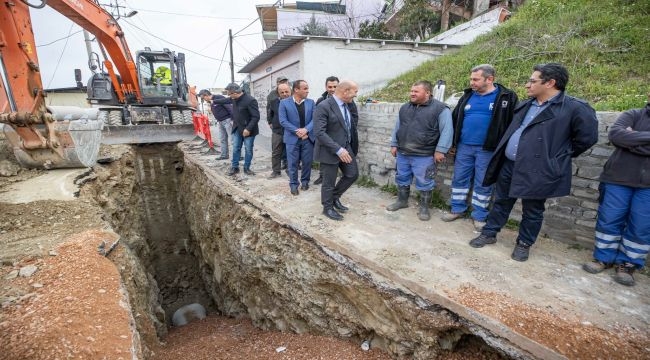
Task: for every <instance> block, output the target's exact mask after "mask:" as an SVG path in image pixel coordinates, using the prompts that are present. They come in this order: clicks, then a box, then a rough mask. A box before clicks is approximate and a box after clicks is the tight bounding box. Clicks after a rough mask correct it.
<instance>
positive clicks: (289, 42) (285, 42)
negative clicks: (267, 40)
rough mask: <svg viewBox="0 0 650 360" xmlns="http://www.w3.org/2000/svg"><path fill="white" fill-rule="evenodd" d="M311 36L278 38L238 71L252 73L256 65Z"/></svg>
mask: <svg viewBox="0 0 650 360" xmlns="http://www.w3.org/2000/svg"><path fill="white" fill-rule="evenodd" d="M308 38H309V36H285V37H283V38H282V39H280V40H278V41H276V42H275V44H273V45H272V46H271V47H270V48H268V49H266V50H264V52H263V53H261V54H259V55H257V57H255V59H253V60H251V62H249V63H248V64H246V65H245V66H244V67H243V68H241V70H239V71H238V73H250V72H252V71H253V69H255V68H256V67H258V66H260V65H262V64H263V63H265V62H266V61H267V60H269V59H271V58H273V57H274V56H275V55H277V54H280V53H282V52H283V51H285V50H287V49H288V48H290V47H292V46H293V45H295V44H297V43H299V42H301V41H303V40H305V39H308Z"/></svg>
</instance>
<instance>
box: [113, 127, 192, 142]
mask: <svg viewBox="0 0 650 360" xmlns="http://www.w3.org/2000/svg"><path fill="white" fill-rule="evenodd" d="M193 138H194V126H193V125H192V124H161V125H158V124H139V125H118V126H111V125H104V129H103V130H102V139H101V143H102V144H109V145H114V144H149V143H164V142H178V141H183V140H192V139H193Z"/></svg>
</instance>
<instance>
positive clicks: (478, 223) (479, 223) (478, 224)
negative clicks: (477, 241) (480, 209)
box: [474, 220, 485, 231]
mask: <svg viewBox="0 0 650 360" xmlns="http://www.w3.org/2000/svg"><path fill="white" fill-rule="evenodd" d="M483 226H485V221H478V220H474V229H476V231H481V230H482V229H483Z"/></svg>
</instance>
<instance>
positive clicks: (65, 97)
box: [45, 91, 90, 108]
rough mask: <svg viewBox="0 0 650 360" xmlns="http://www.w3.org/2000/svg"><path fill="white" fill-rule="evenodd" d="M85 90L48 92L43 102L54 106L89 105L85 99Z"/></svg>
mask: <svg viewBox="0 0 650 360" xmlns="http://www.w3.org/2000/svg"><path fill="white" fill-rule="evenodd" d="M86 98H87V95H86V92H85V91H84V92H69V93H65V92H48V93H47V97H46V98H45V104H47V105H56V106H78V107H88V108H89V107H90V104H88V100H86Z"/></svg>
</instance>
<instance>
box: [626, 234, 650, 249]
mask: <svg viewBox="0 0 650 360" xmlns="http://www.w3.org/2000/svg"><path fill="white" fill-rule="evenodd" d="M623 246H627V247H629V248H632V249H635V250H639V251H643V252H645V253H647V252H648V251H650V245H642V244H639V243H635V242H632V241H630V240H628V239H626V238H623Z"/></svg>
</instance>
